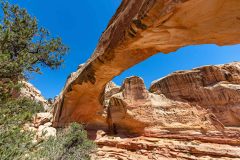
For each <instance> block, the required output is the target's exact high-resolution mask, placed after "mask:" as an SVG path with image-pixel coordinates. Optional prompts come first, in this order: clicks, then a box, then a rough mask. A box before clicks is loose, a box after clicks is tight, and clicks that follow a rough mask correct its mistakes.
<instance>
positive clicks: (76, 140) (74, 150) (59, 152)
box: [32, 123, 96, 160]
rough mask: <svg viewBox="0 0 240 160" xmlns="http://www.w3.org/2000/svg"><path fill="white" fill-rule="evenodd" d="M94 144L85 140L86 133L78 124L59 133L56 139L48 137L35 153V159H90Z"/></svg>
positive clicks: (73, 124)
mask: <svg viewBox="0 0 240 160" xmlns="http://www.w3.org/2000/svg"><path fill="white" fill-rule="evenodd" d="M95 147H96V146H95V144H94V143H93V141H91V140H89V139H88V138H87V133H86V131H85V130H84V129H83V127H82V126H81V125H80V124H78V123H72V124H71V125H70V126H69V127H68V128H67V129H65V130H62V131H59V133H58V135H57V137H56V138H55V137H50V138H49V139H48V140H47V141H44V142H43V143H41V144H40V145H39V146H38V148H39V150H38V151H37V152H36V153H35V155H34V156H32V157H34V158H36V159H44V160H45V159H48V160H79V159H80V160H85V159H90V153H91V152H92V151H94V149H95Z"/></svg>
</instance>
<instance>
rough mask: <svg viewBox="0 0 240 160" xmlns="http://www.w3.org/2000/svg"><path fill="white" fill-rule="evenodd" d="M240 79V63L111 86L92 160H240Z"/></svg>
mask: <svg viewBox="0 0 240 160" xmlns="http://www.w3.org/2000/svg"><path fill="white" fill-rule="evenodd" d="M239 78H240V63H237V62H235V63H230V64H225V65H218V66H204V67H200V68H196V69H193V70H190V71H179V72H175V73H172V74H170V75H168V76H166V77H164V78H161V79H159V80H157V81H155V82H153V83H152V85H151V87H150V89H149V91H148V90H147V89H146V87H145V85H144V82H143V80H142V79H141V78H139V77H136V76H133V77H129V78H126V79H125V81H124V82H123V84H122V86H121V87H118V86H116V85H114V84H113V83H112V82H111V83H109V85H107V86H106V89H105V94H104V96H103V100H104V103H105V107H104V112H103V113H102V115H103V116H105V117H106V119H107V121H106V122H107V123H108V126H109V128H108V129H109V130H102V131H97V132H95V133H96V134H97V136H96V142H97V144H98V145H99V148H98V151H97V153H96V155H94V156H93V159H240V140H239V138H240V128H238V127H240V121H239V119H238V118H239V112H240V108H239V107H238V106H239V105H240V100H239V98H238V97H239V96H240V92H239V85H240V81H239ZM89 132H91V130H89ZM109 134H110V135H111V134H112V136H110V135H109Z"/></svg>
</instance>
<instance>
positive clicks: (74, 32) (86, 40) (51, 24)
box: [11, 0, 240, 98]
mask: <svg viewBox="0 0 240 160" xmlns="http://www.w3.org/2000/svg"><path fill="white" fill-rule="evenodd" d="M11 2H12V3H16V2H17V3H18V4H19V5H20V6H21V7H25V8H27V9H28V11H29V13H30V14H31V15H33V16H36V17H37V19H38V21H39V24H40V25H41V26H43V27H45V28H47V29H48V30H49V31H50V32H51V33H52V34H53V35H55V36H60V37H62V39H63V41H64V43H66V44H67V45H68V46H69V47H70V52H69V53H68V55H67V56H66V57H65V67H63V68H60V69H58V70H49V69H46V68H45V69H43V75H33V76H32V79H31V80H30V81H31V82H32V83H33V84H34V85H35V86H36V87H37V88H38V89H39V90H40V91H41V92H42V94H43V95H44V96H45V97H46V98H50V97H54V96H55V95H58V94H59V92H60V91H61V89H62V88H63V86H64V84H65V81H66V78H67V76H68V75H69V74H70V73H71V72H73V71H76V68H77V66H78V65H79V64H81V63H84V62H85V61H86V60H87V59H88V58H89V57H90V55H91V54H92V53H93V51H94V49H95V47H96V45H97V42H98V40H99V38H100V36H101V33H102V32H103V31H104V29H105V28H106V26H107V24H108V21H109V20H110V18H111V17H112V15H113V14H114V13H115V11H116V9H117V7H118V6H119V4H120V2H121V0H68V1H66V0H12V1H11ZM239 52H240V45H235V46H225V47H218V46H216V45H199V46H188V47H184V48H182V49H179V50H178V51H177V52H174V53H171V54H167V55H165V54H161V53H159V54H157V55H155V56H153V57H151V58H149V59H148V60H146V61H144V62H141V63H139V64H137V65H135V66H134V67H132V68H130V69H128V70H127V71H125V72H124V73H122V74H121V75H120V76H118V77H116V78H114V82H116V83H117V84H121V83H122V81H123V80H124V79H125V78H126V77H128V76H131V75H137V76H140V77H142V78H143V79H144V81H145V84H146V85H147V87H149V86H150V84H151V82H152V81H153V80H156V79H159V78H161V77H163V76H166V75H167V74H169V73H171V72H173V71H176V70H186V69H192V68H195V67H198V66H201V65H209V64H223V63H228V62H232V61H239V60H240V53H239Z"/></svg>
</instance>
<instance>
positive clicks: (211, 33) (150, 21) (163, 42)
mask: <svg viewBox="0 0 240 160" xmlns="http://www.w3.org/2000/svg"><path fill="white" fill-rule="evenodd" d="M238 43H240V1H239V0H208V1H206V0H123V2H122V4H121V6H120V7H119V8H118V10H117V12H116V14H115V15H114V16H113V18H112V19H111V21H110V23H109V25H108V27H107V29H106V30H105V32H104V33H103V34H102V37H101V38H100V41H99V44H98V46H97V48H96V50H95V52H94V53H93V55H92V57H91V58H90V59H89V60H88V61H87V62H86V64H84V65H83V66H82V67H81V68H79V69H78V71H77V72H75V73H73V74H72V76H71V77H70V78H69V79H68V81H67V83H66V85H65V88H64V89H63V91H62V93H61V94H60V96H59V97H58V99H57V101H56V102H55V108H54V125H55V126H61V125H64V124H66V123H69V122H72V121H77V122H87V123H91V122H92V123H94V124H96V123H97V124H98V125H100V124H101V123H102V124H104V123H105V120H104V118H103V117H102V116H100V112H101V111H102V105H101V93H102V92H103V89H104V87H105V85H106V83H107V82H109V81H110V80H111V79H112V78H113V77H115V76H117V75H119V74H120V73H121V72H123V71H124V70H126V69H128V68H129V67H131V66H133V65H135V64H137V63H139V62H141V61H143V60H145V59H147V58H148V57H150V56H152V55H154V54H156V53H158V52H164V53H169V52H172V51H175V50H177V49H178V48H181V47H183V46H187V45H195V44H217V45H231V44H238ZM203 54H204V53H203ZM203 58H204V57H203Z"/></svg>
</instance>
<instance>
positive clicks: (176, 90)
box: [150, 62, 240, 127]
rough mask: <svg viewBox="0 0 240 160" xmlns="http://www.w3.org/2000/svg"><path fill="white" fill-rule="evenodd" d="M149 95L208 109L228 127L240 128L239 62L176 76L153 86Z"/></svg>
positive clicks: (198, 69)
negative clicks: (162, 95)
mask: <svg viewBox="0 0 240 160" xmlns="http://www.w3.org/2000/svg"><path fill="white" fill-rule="evenodd" d="M150 91H151V92H154V93H156V94H164V95H165V96H166V97H168V98H170V99H173V100H176V101H181V102H187V103H189V104H190V105H198V106H201V107H202V108H206V109H209V110H211V112H212V113H213V114H214V115H215V116H216V117H217V118H218V119H219V121H221V123H223V124H224V125H225V126H238V127H239V126H240V117H239V113H240V107H239V104H240V63H239V62H235V63H230V64H225V65H219V66H204V67H200V68H196V69H193V70H190V71H179V72H175V73H172V74H170V75H168V76H166V77H164V78H161V79H159V80H157V81H155V82H153V83H152V85H151V87H150Z"/></svg>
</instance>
